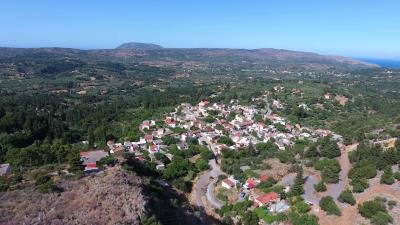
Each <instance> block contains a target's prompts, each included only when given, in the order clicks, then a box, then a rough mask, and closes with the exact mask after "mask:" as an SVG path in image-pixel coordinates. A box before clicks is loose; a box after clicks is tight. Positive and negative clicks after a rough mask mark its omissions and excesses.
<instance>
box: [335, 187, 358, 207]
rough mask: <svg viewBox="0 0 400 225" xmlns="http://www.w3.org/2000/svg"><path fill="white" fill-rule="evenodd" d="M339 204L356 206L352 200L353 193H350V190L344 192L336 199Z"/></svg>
mask: <svg viewBox="0 0 400 225" xmlns="http://www.w3.org/2000/svg"><path fill="white" fill-rule="evenodd" d="M338 201H339V202H343V203H348V204H350V205H355V204H356V199H355V198H354V195H353V193H351V191H350V190H348V189H347V190H344V191H343V192H342V193H341V194H340V195H339V198H338Z"/></svg>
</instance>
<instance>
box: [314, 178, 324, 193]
mask: <svg viewBox="0 0 400 225" xmlns="http://www.w3.org/2000/svg"><path fill="white" fill-rule="evenodd" d="M314 189H315V190H316V191H317V192H324V191H326V185H325V183H324V182H323V181H320V182H319V183H318V184H315V185H314Z"/></svg>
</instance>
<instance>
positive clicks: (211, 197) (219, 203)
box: [207, 180, 225, 209]
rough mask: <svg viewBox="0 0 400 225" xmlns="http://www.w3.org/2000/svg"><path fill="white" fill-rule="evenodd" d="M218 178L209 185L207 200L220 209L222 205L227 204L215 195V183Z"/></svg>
mask: <svg viewBox="0 0 400 225" xmlns="http://www.w3.org/2000/svg"><path fill="white" fill-rule="evenodd" d="M216 182H217V180H214V181H212V182H210V183H209V184H208V186H207V201H208V202H210V204H211V205H213V206H214V207H215V208H217V209H220V208H221V207H222V206H224V205H225V203H224V202H222V201H220V200H219V199H217V198H216V197H215V195H214V187H215V186H214V185H215V184H216Z"/></svg>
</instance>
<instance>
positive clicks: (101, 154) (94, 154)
mask: <svg viewBox="0 0 400 225" xmlns="http://www.w3.org/2000/svg"><path fill="white" fill-rule="evenodd" d="M108 155H109V154H108V152H106V151H103V150H96V151H89V152H81V153H80V156H81V161H82V165H84V166H85V172H94V171H97V170H98V168H97V165H96V163H97V162H98V161H100V160H101V159H102V158H105V157H107V156H108Z"/></svg>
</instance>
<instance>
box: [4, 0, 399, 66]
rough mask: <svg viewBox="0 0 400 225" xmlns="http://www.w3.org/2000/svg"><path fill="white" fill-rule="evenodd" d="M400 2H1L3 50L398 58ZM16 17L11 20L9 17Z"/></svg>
mask: <svg viewBox="0 0 400 225" xmlns="http://www.w3.org/2000/svg"><path fill="white" fill-rule="evenodd" d="M399 9H400V2H398V1H394V0H389V1H385V3H381V2H377V1H371V0H368V1H361V0H354V1H351V2H349V1H344V0H339V1H335V2H319V1H311V2H306V3H305V2H298V1H285V2H274V1H254V2H252V4H246V3H244V2H237V1H218V2H214V1H201V2H190V3H188V2H185V1H168V2H157V4H154V3H153V4H152V3H149V2H147V1H134V2H132V1H118V2H117V3H115V2H112V3H111V2H108V1H96V2H90V1H87V2H86V1H85V2H82V1H78V0H71V1H57V2H54V1H50V0H44V1H40V2H31V1H27V0H16V1H12V2H11V1H10V2H6V3H3V4H2V8H1V9H0V12H1V13H0V21H2V22H0V23H2V31H1V32H2V33H3V34H2V35H0V46H2V47H20V48H22V47H24V48H34V47H67V48H79V49H110V48H115V47H117V46H118V45H120V44H122V43H125V42H131V41H133V42H144V43H155V44H159V45H162V46H164V47H168V48H242V49H243V48H244V49H257V48H276V49H288V50H294V51H306V52H315V53H319V54H324V55H341V56H348V57H358V58H360V57H362V58H390V59H392V58H398V57H399V56H400V45H398V40H399V39H400V24H399V23H398V21H400V15H399V14H398V13H397V12H398V10H399ZM10 18H13V19H10Z"/></svg>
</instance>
